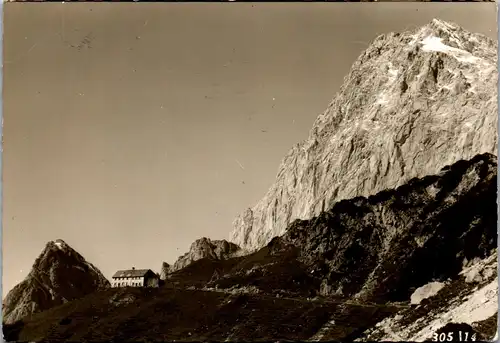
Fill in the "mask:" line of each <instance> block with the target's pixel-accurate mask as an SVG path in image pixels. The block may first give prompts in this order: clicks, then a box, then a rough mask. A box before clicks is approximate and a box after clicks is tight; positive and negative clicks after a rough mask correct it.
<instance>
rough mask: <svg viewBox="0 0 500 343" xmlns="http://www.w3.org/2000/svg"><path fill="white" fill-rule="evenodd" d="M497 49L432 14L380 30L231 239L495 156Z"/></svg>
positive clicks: (269, 233) (250, 241)
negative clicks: (407, 27) (403, 27)
mask: <svg viewBox="0 0 500 343" xmlns="http://www.w3.org/2000/svg"><path fill="white" fill-rule="evenodd" d="M496 54H497V43H496V42H494V41H492V40H491V39H489V38H487V37H485V36H483V35H480V34H474V33H470V32H468V31H466V30H464V29H462V28H461V27H459V26H457V25H454V24H450V23H447V22H444V21H441V20H436V19H435V20H433V21H432V22H431V23H429V24H428V25H425V26H423V27H421V28H419V29H417V30H414V31H408V32H402V33H390V34H384V35H381V36H379V37H377V38H376V39H375V41H374V42H372V44H371V45H370V46H369V47H368V49H367V50H366V51H365V52H363V53H362V54H361V56H360V57H359V58H358V59H357V60H356V61H355V62H354V64H353V65H352V68H351V71H350V72H349V74H348V75H347V76H346V78H345V80H344V84H343V85H342V87H341V89H340V91H339V93H338V94H337V95H336V96H335V97H334V99H333V101H332V102H331V104H330V105H329V106H328V108H327V109H326V111H325V112H324V113H323V114H321V115H319V116H318V118H317V119H316V121H315V123H314V124H313V127H312V129H311V131H310V134H309V137H308V138H307V139H306V140H305V141H303V142H301V143H299V144H297V145H296V146H294V147H293V148H292V149H291V150H290V151H289V153H288V154H287V155H286V156H285V157H284V158H283V161H282V163H281V165H280V167H279V171H278V174H277V176H276V180H275V183H274V184H273V185H272V186H271V188H270V189H269V191H268V192H267V193H266V194H265V196H264V197H263V198H262V199H261V200H260V201H259V202H258V203H257V204H256V205H255V206H253V207H252V208H249V209H247V210H245V211H243V213H242V214H241V215H239V216H238V217H237V218H236V220H235V221H234V224H233V227H234V230H233V232H232V233H231V236H230V241H232V242H234V243H236V244H238V245H239V246H240V247H241V248H242V249H245V250H251V251H253V250H256V249H259V248H261V247H263V246H265V245H266V244H267V243H269V242H270V241H271V239H272V238H273V237H276V236H280V235H283V234H284V233H285V231H286V228H287V227H289V225H290V224H291V223H292V222H293V221H294V220H296V219H304V220H305V219H310V218H313V217H315V216H317V215H318V214H319V213H320V212H322V211H324V210H325V209H327V208H329V207H331V205H333V204H334V203H336V202H338V201H340V200H342V199H352V198H354V197H356V196H369V195H373V194H376V193H377V192H380V191H383V190H385V189H390V188H395V187H398V186H400V185H402V184H405V183H406V182H407V181H409V180H410V179H411V178H414V177H423V176H425V175H431V174H435V173H437V172H438V171H439V170H440V169H441V168H442V167H444V166H445V165H450V164H453V163H454V162H456V161H458V160H462V159H465V160H468V159H471V158H472V157H473V156H475V155H477V154H481V153H492V154H496V151H497V127H498V124H497V123H498V113H497V67H496V66H497V62H496V60H497V56H496Z"/></svg>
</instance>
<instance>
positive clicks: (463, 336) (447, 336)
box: [432, 331, 476, 342]
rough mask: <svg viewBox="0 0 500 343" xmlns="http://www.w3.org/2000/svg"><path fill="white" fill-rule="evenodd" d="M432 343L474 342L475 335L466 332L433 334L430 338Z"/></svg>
mask: <svg viewBox="0 0 500 343" xmlns="http://www.w3.org/2000/svg"><path fill="white" fill-rule="evenodd" d="M432 340H433V341H434V342H473V341H475V340H476V334H475V333H472V334H471V333H470V332H467V331H464V332H462V331H458V332H448V333H444V332H442V333H439V334H438V333H435V334H434V336H433V337H432Z"/></svg>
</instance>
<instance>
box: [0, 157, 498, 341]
mask: <svg viewBox="0 0 500 343" xmlns="http://www.w3.org/2000/svg"><path fill="white" fill-rule="evenodd" d="M496 191H497V158H496V157H495V156H493V155H491V154H482V155H477V156H475V157H473V158H472V159H470V160H461V161H458V162H456V163H454V164H452V165H450V166H446V167H444V168H443V169H442V171H441V172H440V173H438V174H436V175H428V176H425V177H423V178H419V179H412V180H410V181H409V182H407V183H405V184H404V185H402V186H400V187H397V188H395V189H388V190H384V191H382V192H379V193H377V194H376V195H373V196H370V197H367V198H365V197H355V198H352V199H348V200H343V201H340V202H338V203H336V204H335V205H333V206H332V207H331V208H329V209H326V211H324V212H322V213H320V215H319V216H317V217H315V218H312V219H310V220H296V221H294V222H293V223H292V224H291V225H290V227H289V228H288V230H287V232H286V233H285V234H284V235H282V236H280V237H276V238H274V239H273V240H272V241H271V242H270V243H269V244H268V245H266V246H265V247H263V248H261V249H259V250H258V251H255V252H253V253H251V254H248V255H239V256H236V257H228V258H227V259H215V258H213V257H210V256H209V257H204V258H200V259H198V260H196V261H193V262H191V263H190V264H188V265H187V266H186V267H184V268H181V269H179V270H177V271H174V272H172V273H170V274H169V277H168V279H167V280H166V281H165V285H164V286H163V287H160V288H158V289H145V288H137V287H129V288H110V289H106V290H103V291H98V292H94V293H92V294H89V295H87V296H86V297H84V298H82V299H76V300H74V301H72V302H69V303H65V304H63V305H61V306H57V307H55V308H52V309H50V310H48V311H45V312H42V313H37V314H35V315H33V316H32V317H30V318H25V319H23V321H19V322H17V323H14V324H12V325H7V326H6V327H4V334H5V337H8V338H9V339H11V340H21V341H37V342H39V341H45V342H61V341H72V342H75V341H159V340H162V341H173V340H189V341H209V340H210V341H226V340H229V341H237V340H248V337H252V338H253V339H255V340H273V341H276V340H290V341H306V340H309V341H315V340H316V341H317V340H327V341H344V342H352V341H354V340H361V341H379V340H386V341H387V340H397V341H411V340H413V338H416V339H418V340H426V339H427V340H429V339H432V337H433V335H434V334H435V333H436V332H444V333H445V334H447V333H448V332H457V327H458V328H462V332H467V333H468V334H471V335H472V334H474V335H476V336H475V337H476V338H477V340H480V339H485V340H486V339H490V338H491V337H492V336H493V335H494V334H495V332H496V331H495V330H496V327H495V325H494V324H496V319H495V315H496V312H497V308H498V305H497V304H498V274H497V269H496V268H497V258H496V257H497V255H496V251H497V250H496V247H497V204H496V195H497V193H496ZM195 246H197V245H195ZM360 262H361V263H360ZM447 330H448V331H447ZM453 330H454V331H453ZM399 338H401V339H399Z"/></svg>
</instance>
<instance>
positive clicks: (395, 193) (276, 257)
mask: <svg viewBox="0 0 500 343" xmlns="http://www.w3.org/2000/svg"><path fill="white" fill-rule="evenodd" d="M496 161H497V159H496V157H495V156H493V155H490V154H483V155H478V156H476V157H474V158H473V159H472V160H470V161H459V162H457V163H455V164H453V165H451V166H448V167H445V168H443V170H442V171H441V173H440V174H439V175H433V176H427V177H424V178H421V179H412V180H410V182H408V183H407V184H405V185H403V186H400V187H398V188H397V189H393V190H386V191H383V192H380V193H377V194H376V195H374V196H371V197H369V198H364V197H357V198H354V199H350V200H343V201H341V202H339V203H337V204H335V205H334V206H333V207H332V208H331V209H330V210H329V211H326V212H323V213H321V214H320V215H319V216H318V217H316V218H313V219H311V220H304V221H301V220H297V221H295V222H294V223H292V225H291V226H290V227H289V229H288V230H287V233H286V234H285V235H283V236H282V237H276V238H274V239H273V240H272V241H271V242H270V243H269V245H268V246H267V247H265V248H263V249H261V250H260V251H258V252H256V253H254V254H252V255H249V256H248V257H247V258H246V261H244V262H242V263H240V264H239V265H238V266H240V270H235V269H233V272H232V273H229V274H228V275H227V276H226V277H225V278H224V277H223V278H220V279H219V280H218V281H217V282H216V283H215V284H217V285H218V287H224V288H226V287H232V286H234V285H235V284H238V285H254V286H256V287H258V288H259V287H261V288H263V290H264V289H265V290H266V291H269V288H273V287H274V288H276V290H278V289H280V287H283V288H282V289H290V290H291V287H292V285H294V284H297V285H299V284H300V285H301V286H300V287H297V290H298V289H299V288H301V289H302V290H303V291H305V292H306V293H304V294H312V293H311V292H312V291H315V292H317V293H319V294H322V295H325V296H332V295H336V296H343V297H353V296H354V297H355V298H359V299H361V300H369V301H383V302H385V301H407V300H408V299H409V298H410V295H411V292H412V291H414V290H415V288H417V287H420V286H422V285H424V284H426V283H428V282H431V281H432V280H445V279H447V278H453V277H454V276H456V275H457V274H458V272H459V271H460V270H461V269H462V264H463V263H464V262H467V261H470V260H472V259H473V258H475V257H481V258H482V257H486V256H489V255H490V254H491V251H492V249H495V248H496V245H497V230H496V223H497V211H496V208H497V207H496V206H497V205H496V194H497V193H496V192H497V183H496V178H497V162H496ZM258 256H260V257H258ZM252 259H258V261H259V262H258V263H251V261H252ZM361 261H362V263H361ZM238 266H237V267H238ZM286 266H288V267H286ZM275 273H277V274H275ZM289 278H290V280H289V281H290V282H283V284H282V285H281V286H279V284H280V281H285V280H288V279H289ZM273 279H277V280H278V283H277V284H276V285H274V286H273V287H270V283H272V282H273V281H272V280H273ZM259 280H261V281H262V286H259V282H261V281H259ZM264 284H266V285H264Z"/></svg>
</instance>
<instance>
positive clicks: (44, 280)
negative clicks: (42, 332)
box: [3, 239, 109, 324]
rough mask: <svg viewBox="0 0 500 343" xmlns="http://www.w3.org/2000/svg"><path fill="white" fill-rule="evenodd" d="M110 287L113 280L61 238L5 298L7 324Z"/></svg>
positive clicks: (49, 243)
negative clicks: (110, 280) (109, 279)
mask: <svg viewBox="0 0 500 343" xmlns="http://www.w3.org/2000/svg"><path fill="white" fill-rule="evenodd" d="M106 287H109V281H108V280H107V279H106V278H105V277H104V275H103V274H102V273H101V272H100V271H99V269H97V268H96V267H95V266H93V265H92V264H91V263H89V262H87V261H86V260H85V258H83V256H82V255H80V254H79V253H78V252H76V251H75V250H74V249H72V248H71V247H70V246H69V245H68V244H67V243H65V242H64V241H63V240H61V239H58V240H55V241H50V242H48V243H47V245H46V246H45V249H44V250H43V251H42V253H41V254H40V256H39V257H38V258H37V259H36V260H35V263H34V264H33V267H32V269H31V271H30V273H29V274H28V276H27V277H26V278H25V279H24V280H23V281H22V282H21V283H19V284H18V285H16V286H15V287H14V288H13V289H12V290H11V291H10V292H9V293H8V294H7V296H6V297H5V299H4V301H3V323H4V324H10V323H13V322H15V321H17V320H19V319H21V318H24V317H26V316H29V315H31V314H34V313H37V312H42V311H45V310H47V309H49V308H52V307H54V306H58V305H61V304H63V303H66V302H68V301H71V300H73V299H77V298H81V297H83V296H85V295H87V294H89V293H92V292H94V291H96V290H98V289H102V288H106Z"/></svg>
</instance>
